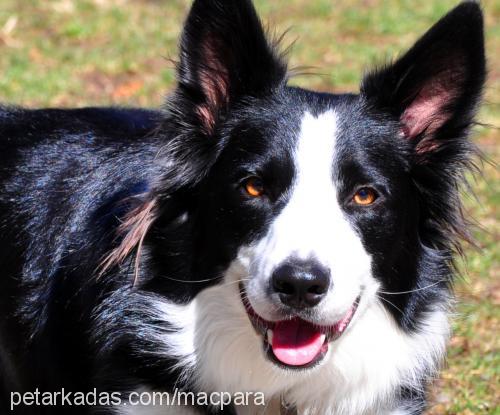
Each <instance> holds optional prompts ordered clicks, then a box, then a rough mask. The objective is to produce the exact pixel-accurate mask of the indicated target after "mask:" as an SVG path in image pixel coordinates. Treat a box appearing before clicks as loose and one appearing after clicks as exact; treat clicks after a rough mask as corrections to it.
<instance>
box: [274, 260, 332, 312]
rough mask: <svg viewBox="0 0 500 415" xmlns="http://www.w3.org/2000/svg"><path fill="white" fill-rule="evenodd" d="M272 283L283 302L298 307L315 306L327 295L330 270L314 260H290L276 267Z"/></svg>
mask: <svg viewBox="0 0 500 415" xmlns="http://www.w3.org/2000/svg"><path fill="white" fill-rule="evenodd" d="M271 284H272V290H273V292H275V293H277V294H278V295H279V298H280V300H281V302H282V303H283V304H285V305H287V306H290V307H293V308H297V309H303V308H309V307H314V306H315V305H317V304H318V303H319V302H320V301H321V300H322V299H323V297H325V296H326V293H327V291H328V287H329V285H330V271H329V270H328V269H326V268H325V267H323V266H321V265H320V264H318V263H317V262H314V261H300V262H297V261H294V262H288V263H286V264H283V265H281V266H279V267H278V268H276V270H275V271H274V272H273V276H272V281H271Z"/></svg>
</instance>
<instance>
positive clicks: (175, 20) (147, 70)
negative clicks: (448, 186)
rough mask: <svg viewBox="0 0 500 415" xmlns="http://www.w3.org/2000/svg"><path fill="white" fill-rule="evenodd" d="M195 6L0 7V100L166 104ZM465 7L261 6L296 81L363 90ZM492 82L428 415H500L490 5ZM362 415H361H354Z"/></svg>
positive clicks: (27, 1) (134, 0) (303, 1)
mask: <svg viewBox="0 0 500 415" xmlns="http://www.w3.org/2000/svg"><path fill="white" fill-rule="evenodd" d="M189 3H190V1H189V0H0V102H4V103H6V102H7V103H12V104H19V105H25V106H30V107H45V106H63V107H64V106H87V105H110V104H113V105H120V106H151V107H158V106H160V105H161V104H162V101H163V99H164V97H165V95H166V94H167V93H168V91H170V90H171V89H172V88H173V85H174V82H175V72H174V68H173V64H172V63H171V62H170V61H169V59H170V58H175V57H176V51H177V40H178V36H179V31H180V29H181V25H182V22H183V19H184V17H185V14H186V12H187V10H188V7H189ZM456 4H457V1H456V0H426V1H422V2H418V3H417V2H416V1H415V0H350V1H349V0H336V1H334V0H268V1H265V0H256V5H257V8H258V10H259V12H260V13H261V16H262V18H263V20H264V22H265V23H266V24H268V25H269V26H270V27H271V28H273V30H274V28H275V29H276V32H277V33H281V32H284V31H286V30H287V29H288V32H287V34H286V36H285V42H284V43H285V45H287V44H291V43H293V42H294V41H296V43H295V44H294V46H293V48H292V50H291V54H290V57H291V66H307V67H312V69H310V70H309V71H308V72H313V73H314V75H307V76H301V77H297V78H295V79H293V81H292V84H295V85H298V86H302V87H307V88H314V89H319V90H324V91H331V92H346V91H351V92H352V91H357V90H358V85H359V82H360V77H361V75H362V73H363V71H364V70H366V69H367V68H369V67H370V66H372V65H373V64H376V63H381V62H384V61H387V60H390V59H392V58H394V57H396V56H397V54H398V53H401V52H402V51H404V50H405V49H406V48H408V47H410V46H411V44H412V43H413V42H414V41H415V40H416V38H417V37H418V36H419V35H420V34H422V33H423V32H424V31H425V30H427V29H428V28H429V27H430V25H431V24H433V23H434V22H435V21H436V20H437V19H438V18H439V17H440V16H442V15H443V14H444V13H446V11H447V10H449V9H450V8H451V7H453V6H454V5H456ZM482 4H483V8H484V11H485V16H486V40H487V55H488V59H489V71H490V74H489V80H488V83H487V87H486V91H485V93H486V95H485V98H486V99H485V104H484V106H483V107H482V109H481V112H480V116H479V121H481V122H482V123H483V124H484V126H481V127H477V128H476V134H475V137H474V139H475V141H476V142H477V144H478V146H479V147H480V148H481V150H482V151H483V152H484V155H485V158H486V161H485V162H483V166H482V167H483V175H482V176H478V177H475V178H472V177H471V182H472V185H473V189H474V190H475V192H476V198H475V197H474V196H473V195H471V194H470V193H464V197H465V199H466V204H467V209H468V210H469V212H470V214H471V215H472V216H473V218H474V219H475V220H476V221H477V227H476V229H475V230H474V235H475V237H476V239H477V241H478V243H479V249H473V248H471V247H468V248H467V260H466V261H461V262H460V267H461V269H462V270H463V271H462V274H463V277H462V279H461V280H460V281H459V283H458V284H457V294H458V306H457V313H456V316H455V318H454V323H453V326H454V337H453V338H452V340H451V347H450V352H449V359H448V363H447V367H446V369H445V370H444V371H443V373H442V375H441V378H440V379H439V380H438V381H437V382H436V385H435V387H434V390H433V406H432V408H431V409H430V411H429V412H428V414H432V415H438V414H439V415H442V414H500V386H499V385H500V265H499V264H500V248H499V245H500V244H499V243H498V242H499V230H500V225H499V224H500V218H499V208H500V174H499V170H498V166H497V164H495V161H497V162H498V156H499V154H500V0H485V1H483V2H482ZM353 415H354V414H353Z"/></svg>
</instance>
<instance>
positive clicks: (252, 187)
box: [243, 177, 264, 197]
mask: <svg viewBox="0 0 500 415" xmlns="http://www.w3.org/2000/svg"><path fill="white" fill-rule="evenodd" d="M243 186H244V188H245V191H246V192H247V193H248V194H249V195H250V196H252V197H260V196H262V195H263V194H264V183H262V180H261V179H259V178H258V177H250V178H248V179H246V180H245V182H244V183H243Z"/></svg>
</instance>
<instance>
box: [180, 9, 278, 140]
mask: <svg viewBox="0 0 500 415" xmlns="http://www.w3.org/2000/svg"><path fill="white" fill-rule="evenodd" d="M286 72H287V68H286V64H285V62H284V60H283V59H282V57H281V56H280V55H279V53H278V52H277V50H276V48H275V46H274V45H272V44H271V43H269V42H268V40H267V39H266V36H265V33H264V30H263V28H262V25H261V23H260V20H259V18H258V16H257V13H256V11H255V9H254V7H253V5H252V2H251V0H195V1H194V3H193V6H192V8H191V11H190V13H189V16H188V18H187V20H186V23H185V26H184V32H183V35H182V39H181V43H180V64H179V67H178V82H179V87H178V92H180V94H181V97H182V98H187V100H188V103H190V104H192V105H193V106H194V108H193V109H194V111H195V115H196V116H197V118H198V120H197V121H198V123H201V125H202V126H203V128H204V130H205V132H207V133H210V132H212V130H213V128H214V126H215V125H216V123H217V121H218V119H219V117H220V116H221V115H223V114H224V112H225V111H227V109H228V108H229V107H230V106H231V104H233V103H234V102H235V101H237V100H238V99H239V98H241V97H244V96H261V95H263V94H265V93H266V92H267V91H269V90H270V89H272V88H275V87H276V86H278V85H279V84H281V83H282V82H284V81H285V78H286Z"/></svg>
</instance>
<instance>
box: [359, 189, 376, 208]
mask: <svg viewBox="0 0 500 415" xmlns="http://www.w3.org/2000/svg"><path fill="white" fill-rule="evenodd" d="M376 199H377V193H375V190H373V189H371V188H369V187H362V188H361V189H359V190H358V191H357V192H356V194H355V195H354V198H353V200H354V202H355V203H356V204H357V205H360V206H368V205H371V204H372V203H373V202H375V200H376Z"/></svg>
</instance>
